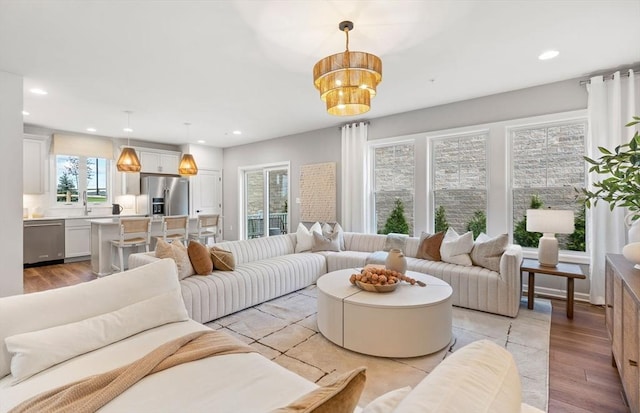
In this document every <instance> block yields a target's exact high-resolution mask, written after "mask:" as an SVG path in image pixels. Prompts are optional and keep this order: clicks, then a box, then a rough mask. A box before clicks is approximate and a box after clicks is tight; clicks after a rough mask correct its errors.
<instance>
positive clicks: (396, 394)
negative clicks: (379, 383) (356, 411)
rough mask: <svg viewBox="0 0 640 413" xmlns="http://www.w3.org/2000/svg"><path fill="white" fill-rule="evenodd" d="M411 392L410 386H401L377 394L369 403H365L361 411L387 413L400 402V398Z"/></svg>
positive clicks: (364, 412)
mask: <svg viewBox="0 0 640 413" xmlns="http://www.w3.org/2000/svg"><path fill="white" fill-rule="evenodd" d="M409 392H411V387H409V386H407V387H402V388H399V389H395V390H391V391H390V392H387V393H385V394H383V395H382V396H378V397H376V398H375V399H373V400H372V401H371V402H370V403H369V404H367V405H366V406H365V407H364V409H362V413H388V412H393V411H394V410H395V408H396V406H398V404H400V402H401V401H402V399H404V398H405V397H407V394H409Z"/></svg>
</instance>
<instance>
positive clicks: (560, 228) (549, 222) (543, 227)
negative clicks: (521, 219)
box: [527, 209, 574, 234]
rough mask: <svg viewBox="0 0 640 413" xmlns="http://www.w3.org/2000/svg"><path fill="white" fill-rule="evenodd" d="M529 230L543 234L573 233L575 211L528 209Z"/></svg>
mask: <svg viewBox="0 0 640 413" xmlns="http://www.w3.org/2000/svg"><path fill="white" fill-rule="evenodd" d="M527 231H529V232H542V233H543V234H572V233H573V231H574V226H573V211H567V210H557V209H527Z"/></svg>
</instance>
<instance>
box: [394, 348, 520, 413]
mask: <svg viewBox="0 0 640 413" xmlns="http://www.w3.org/2000/svg"><path fill="white" fill-rule="evenodd" d="M521 392H522V389H521V387H520V376H519V374H518V370H517V368H516V363H515V361H514V360H513V357H512V356H511V354H510V353H509V352H508V351H507V350H505V349H504V348H502V347H500V346H498V345H497V344H495V343H493V342H491V341H489V340H480V341H475V342H473V343H471V344H469V345H467V346H465V347H463V348H461V349H460V350H458V351H456V352H455V353H453V354H452V355H451V356H449V357H447V358H446V359H445V360H444V361H443V362H442V363H440V364H439V365H438V366H437V367H436V368H435V369H434V370H433V371H432V372H431V373H429V375H428V376H427V377H425V378H424V379H423V380H422V381H421V382H420V383H418V385H417V386H416V387H415V388H414V389H413V390H412V391H411V392H410V393H409V394H408V395H407V396H406V397H405V398H404V399H403V400H402V401H401V402H400V404H399V405H398V407H397V408H396V410H395V412H397V413H408V412H411V413H414V412H430V413H450V412H476V413H485V412H486V413H489V412H491V413H513V412H519V411H520V408H521Z"/></svg>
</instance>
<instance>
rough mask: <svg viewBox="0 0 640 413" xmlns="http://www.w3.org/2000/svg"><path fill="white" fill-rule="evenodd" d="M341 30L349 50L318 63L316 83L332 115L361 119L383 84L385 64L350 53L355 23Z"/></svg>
mask: <svg viewBox="0 0 640 413" xmlns="http://www.w3.org/2000/svg"><path fill="white" fill-rule="evenodd" d="M338 28H339V29H340V30H341V31H343V32H344V33H345V35H346V37H347V42H346V44H347V47H346V50H345V51H344V52H343V53H337V54H334V55H331V56H327V57H325V58H324V59H322V60H320V61H319V62H318V63H316V64H315V66H314V67H313V83H314V84H315V86H316V89H318V90H319V91H320V98H321V99H322V100H323V101H324V102H326V104H327V112H329V113H330V114H331V115H335V116H350V115H359V114H361V113H365V112H367V111H369V109H370V108H371V98H372V97H374V96H375V95H376V87H377V86H378V84H379V83H380V81H381V80H382V61H381V60H380V58H379V57H378V56H375V55H372V54H369V53H365V52H351V51H349V31H351V30H353V23H352V22H350V21H343V22H342V23H340V25H338Z"/></svg>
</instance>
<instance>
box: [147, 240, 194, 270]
mask: <svg viewBox="0 0 640 413" xmlns="http://www.w3.org/2000/svg"><path fill="white" fill-rule="evenodd" d="M156 257H158V258H171V259H172V260H173V261H174V262H175V263H176V267H177V268H178V279H180V280H184V279H185V278H187V277H189V276H191V275H193V274H195V273H196V272H195V270H194V269H193V266H192V265H191V260H189V253H188V252H187V247H185V246H184V245H183V244H182V243H181V242H179V241H178V242H174V243H171V244H169V243H168V242H166V241H164V240H163V239H162V238H158V242H157V243H156Z"/></svg>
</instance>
